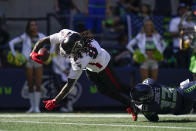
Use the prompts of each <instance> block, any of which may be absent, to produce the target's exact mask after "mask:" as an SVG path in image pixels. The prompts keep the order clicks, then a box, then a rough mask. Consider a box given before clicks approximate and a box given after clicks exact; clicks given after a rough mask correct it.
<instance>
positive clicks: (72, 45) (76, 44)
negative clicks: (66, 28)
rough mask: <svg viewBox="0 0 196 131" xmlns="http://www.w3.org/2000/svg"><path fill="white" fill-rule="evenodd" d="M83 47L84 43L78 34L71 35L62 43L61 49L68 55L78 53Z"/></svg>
mask: <svg viewBox="0 0 196 131" xmlns="http://www.w3.org/2000/svg"><path fill="white" fill-rule="evenodd" d="M83 46H84V42H83V41H82V38H81V36H80V35H79V34H78V33H73V34H71V35H70V36H68V37H66V38H65V39H64V40H63V41H62V42H61V43H60V47H61V48H62V49H63V51H64V54H67V55H70V54H75V53H77V52H78V51H79V50H80V49H82V48H83Z"/></svg>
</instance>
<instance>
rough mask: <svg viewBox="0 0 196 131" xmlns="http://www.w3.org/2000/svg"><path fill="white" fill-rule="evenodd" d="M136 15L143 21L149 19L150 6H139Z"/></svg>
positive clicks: (150, 13) (150, 14)
mask: <svg viewBox="0 0 196 131" xmlns="http://www.w3.org/2000/svg"><path fill="white" fill-rule="evenodd" d="M138 15H139V16H140V17H142V18H144V19H149V18H150V17H151V16H152V10H151V7H150V5H148V4H141V5H140V10H139V12H138Z"/></svg>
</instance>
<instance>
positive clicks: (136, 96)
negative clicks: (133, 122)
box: [130, 84, 154, 104]
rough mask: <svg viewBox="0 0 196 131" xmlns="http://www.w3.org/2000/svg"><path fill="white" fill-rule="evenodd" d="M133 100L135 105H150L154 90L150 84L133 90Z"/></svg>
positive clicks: (140, 85) (141, 85)
mask: <svg viewBox="0 0 196 131" xmlns="http://www.w3.org/2000/svg"><path fill="white" fill-rule="evenodd" d="M130 95H131V98H132V100H133V101H134V102H135V103H138V104H144V103H149V102H150V101H151V100H152V99H153V97H154V93H153V89H152V87H151V86H150V85H148V84H138V85H136V87H135V88H133V89H132V90H131V93H130Z"/></svg>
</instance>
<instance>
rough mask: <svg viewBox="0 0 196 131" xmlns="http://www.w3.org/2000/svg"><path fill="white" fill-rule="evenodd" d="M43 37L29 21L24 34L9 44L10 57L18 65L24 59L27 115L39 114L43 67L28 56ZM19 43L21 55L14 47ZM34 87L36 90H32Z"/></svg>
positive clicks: (31, 21) (33, 22)
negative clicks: (28, 102)
mask: <svg viewBox="0 0 196 131" xmlns="http://www.w3.org/2000/svg"><path fill="white" fill-rule="evenodd" d="M43 37H45V35H44V34H42V33H39V32H38V26H37V22H36V21H35V20H29V21H28V22H27V25H26V28H25V32H24V33H23V34H22V35H20V36H18V37H16V38H14V39H12V40H11V41H10V42H9V46H10V49H11V52H12V55H13V56H14V57H15V60H17V63H20V61H23V60H24V59H25V61H24V62H25V72H26V77H27V83H28V87H29V101H30V109H29V110H28V111H27V113H32V112H35V113H40V109H39V105H40V91H41V83H42V76H43V67H42V64H39V63H37V62H35V61H33V60H32V59H30V57H29V54H30V53H31V50H32V49H33V48H34V45H35V43H36V42H37V41H38V40H40V39H41V38H43ZM21 42H22V50H21V53H18V51H16V49H15V48H14V46H15V45H16V44H17V43H21ZM23 57H24V59H23ZM22 64H23V63H21V65H22ZM34 86H35V87H36V88H34Z"/></svg>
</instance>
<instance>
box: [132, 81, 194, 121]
mask: <svg viewBox="0 0 196 131" xmlns="http://www.w3.org/2000/svg"><path fill="white" fill-rule="evenodd" d="M130 94H131V98H132V99H131V100H132V101H133V103H135V106H136V108H137V110H138V112H141V113H143V114H144V116H145V117H146V118H147V119H148V120H149V121H154V122H156V121H158V120H159V117H158V114H174V115H181V114H188V113H190V112H191V110H192V108H193V103H194V102H195V101H196V81H191V82H190V81H189V79H187V80H186V81H184V82H182V83H180V86H179V87H178V88H171V87H166V86H163V85H160V84H158V83H157V82H155V81H154V80H152V79H150V78H148V79H146V80H144V81H143V82H142V83H139V84H138V85H136V87H135V88H133V90H132V91H131V93H130Z"/></svg>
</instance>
